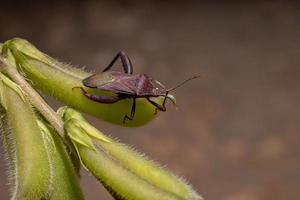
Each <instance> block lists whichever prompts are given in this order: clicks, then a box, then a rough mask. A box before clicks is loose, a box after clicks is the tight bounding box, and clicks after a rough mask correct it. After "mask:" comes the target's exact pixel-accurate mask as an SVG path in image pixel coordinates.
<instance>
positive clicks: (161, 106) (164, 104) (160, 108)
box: [147, 97, 167, 114]
mask: <svg viewBox="0 0 300 200" xmlns="http://www.w3.org/2000/svg"><path fill="white" fill-rule="evenodd" d="M147 100H148V101H149V102H150V103H151V104H152V105H154V106H155V107H156V109H155V114H156V113H157V110H160V111H163V112H165V111H166V110H167V108H166V98H165V99H164V102H163V104H162V105H160V104H158V103H156V102H155V101H152V100H151V99H150V98H149V97H147Z"/></svg>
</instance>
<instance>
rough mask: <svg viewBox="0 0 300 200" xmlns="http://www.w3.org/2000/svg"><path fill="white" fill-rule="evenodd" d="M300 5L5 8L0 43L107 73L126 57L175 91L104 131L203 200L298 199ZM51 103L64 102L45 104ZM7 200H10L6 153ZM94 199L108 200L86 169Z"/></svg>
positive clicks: (2, 185)
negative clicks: (19, 44)
mask: <svg viewBox="0 0 300 200" xmlns="http://www.w3.org/2000/svg"><path fill="white" fill-rule="evenodd" d="M299 22H300V4H299V3H291V2H290V3H289V2H287V1H249V2H247V1H245V2H243V3H238V2H227V3H220V2H200V1H195V2H193V1H178V2H177V1H138V0H136V1H129V0H128V1H125V0H123V1H121V0H120V1H19V2H18V1H16V2H14V3H13V4H12V3H11V2H10V1H6V3H4V2H1V7H0V41H5V40H8V39H11V38H13V37H22V38H25V39H28V40H29V41H31V42H32V43H33V44H35V45H36V46H37V47H38V48H39V49H41V50H43V51H44V52H46V53H48V54H49V55H51V56H53V57H56V58H58V59H59V60H61V61H65V62H70V63H72V64H74V65H76V66H87V69H88V70H91V71H92V70H93V71H100V70H101V69H102V68H103V67H104V66H106V65H107V64H108V63H109V61H110V60H111V59H112V58H113V56H114V55H115V54H116V53H117V52H118V51H119V50H123V51H125V52H127V54H128V55H129V56H130V58H131V60H132V62H133V64H134V67H135V68H134V69H135V72H137V73H147V74H149V75H151V76H152V77H154V78H156V79H157V80H160V81H161V82H163V83H164V84H166V85H167V86H172V85H174V84H176V83H178V82H180V81H182V80H183V79H185V78H187V77H190V76H193V75H195V74H199V73H200V74H201V75H202V78H201V79H199V80H196V81H193V82H191V83H189V84H188V85H186V86H184V87H182V88H180V89H178V90H177V91H176V92H175V94H176V96H177V100H178V105H179V110H177V111H176V110H175V109H174V108H173V107H172V106H169V107H168V112H166V113H161V114H159V116H158V117H157V119H155V120H154V121H152V122H151V123H149V124H147V125H145V126H143V127H138V128H123V127H119V126H114V125H111V124H108V123H106V122H102V121H101V120H95V119H93V120H92V121H93V124H95V125H96V126H97V127H98V128H100V129H101V130H103V131H105V132H106V133H110V134H112V135H114V136H115V137H118V138H120V139H121V140H122V141H123V142H125V143H128V144H131V145H133V146H135V147H136V148H137V149H139V150H140V151H142V152H145V153H146V154H148V155H149V156H150V157H152V158H153V159H154V160H156V161H158V162H159V163H161V164H163V165H165V166H167V168H169V169H170V170H172V171H174V172H175V173H176V174H178V175H179V176H183V177H185V178H186V179H187V180H189V182H190V183H191V184H192V185H193V186H194V188H195V189H196V190H197V191H198V192H199V193H201V194H202V195H203V196H204V197H205V198H206V199H207V200H220V199H222V200H282V199H298V198H299V196H300V190H299V189H300V158H299V153H300V137H299V134H300V120H299V119H300V108H299V102H300V66H299V64H300V50H299V49H300V48H299V45H300V24H299ZM48 100H49V101H50V102H51V104H52V105H53V106H54V107H57V106H59V104H58V103H57V102H55V101H54V100H53V99H51V98H48ZM1 156H2V157H1V162H0V171H1V173H0V177H1V178H0V199H8V198H9V197H8V186H7V180H6V174H5V164H4V158H3V154H1ZM82 186H83V188H84V192H85V194H86V197H87V199H89V200H96V199H102V200H111V199H112V198H111V197H110V195H109V194H108V193H107V192H106V191H105V189H103V187H102V186H101V185H100V184H98V183H97V182H96V181H95V180H94V179H93V178H92V177H91V176H89V175H88V174H87V173H85V172H83V175H82Z"/></svg>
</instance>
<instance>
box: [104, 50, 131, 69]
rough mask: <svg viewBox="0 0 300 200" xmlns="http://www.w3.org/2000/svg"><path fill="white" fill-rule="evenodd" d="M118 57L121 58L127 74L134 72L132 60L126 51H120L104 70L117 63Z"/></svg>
mask: <svg viewBox="0 0 300 200" xmlns="http://www.w3.org/2000/svg"><path fill="white" fill-rule="evenodd" d="M118 58H120V59H121V62H122V65H123V69H124V72H125V73H126V74H132V73H133V68H132V64H131V61H130V59H129V57H128V56H127V55H126V53H125V52H123V51H120V52H119V53H118V54H117V55H116V56H115V57H114V59H113V60H112V61H111V62H110V63H109V65H108V66H107V67H106V68H105V69H104V70H103V71H102V72H105V71H107V70H109V69H110V68H111V67H112V66H113V65H114V64H115V62H116V61H117V59H118Z"/></svg>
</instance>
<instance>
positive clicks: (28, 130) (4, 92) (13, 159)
mask: <svg viewBox="0 0 300 200" xmlns="http://www.w3.org/2000/svg"><path fill="white" fill-rule="evenodd" d="M3 78H4V75H2V74H1V81H0V91H1V92H0V93H1V104H2V106H3V107H5V111H6V115H7V120H5V117H3V119H4V121H3V123H4V124H6V125H7V126H6V129H8V130H6V131H2V134H3V138H5V143H6V146H7V154H8V158H9V162H10V164H9V166H10V172H9V173H10V178H11V182H12V185H13V190H12V191H13V192H12V199H15V200H36V199H49V195H50V193H51V191H52V189H53V188H52V175H53V171H52V168H51V164H52V163H51V159H50V158H49V154H48V153H47V149H46V146H45V145H46V144H45V141H44V138H43V134H42V133H41V131H40V128H39V127H38V124H37V122H36V117H35V114H34V112H33V110H32V107H31V105H30V104H29V103H28V101H27V99H26V98H25V97H24V96H23V95H22V91H20V89H19V88H18V86H17V85H16V84H14V83H13V82H11V81H10V80H9V79H8V78H4V79H5V80H4V79H3ZM8 126H9V128H8ZM4 127H5V126H3V128H4ZM9 130H10V131H9Z"/></svg>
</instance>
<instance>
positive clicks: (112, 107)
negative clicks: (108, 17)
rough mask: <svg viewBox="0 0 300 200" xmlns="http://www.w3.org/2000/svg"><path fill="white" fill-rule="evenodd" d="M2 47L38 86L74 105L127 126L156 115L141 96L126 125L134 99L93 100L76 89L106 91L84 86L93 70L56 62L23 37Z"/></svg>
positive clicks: (141, 122)
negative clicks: (89, 70) (85, 79)
mask: <svg viewBox="0 0 300 200" xmlns="http://www.w3.org/2000/svg"><path fill="white" fill-rule="evenodd" d="M2 50H3V53H4V54H6V55H8V56H9V58H10V60H11V61H12V62H15V63H16V66H17V67H18V69H19V70H20V71H22V72H24V73H25V75H26V76H27V77H28V79H30V81H31V83H32V84H33V86H34V87H35V88H38V89H40V90H42V91H43V92H45V93H47V94H49V95H51V96H54V97H55V98H57V99H58V100H60V101H62V102H64V103H65V104H67V105H68V106H70V107H74V108H76V109H78V110H80V111H83V112H86V113H88V114H91V115H93V116H95V117H98V118H101V119H103V120H105V121H108V122H111V123H115V124H119V125H124V126H140V125H143V124H145V123H147V122H149V121H150V120H152V119H153V118H154V117H155V107H154V106H153V105H151V104H150V103H149V102H148V101H147V100H145V99H142V98H139V99H137V102H136V103H137V105H136V107H137V109H136V113H135V117H134V119H133V120H128V121H127V122H126V123H125V124H124V123H123V118H124V116H125V115H127V114H129V113H130V112H131V106H132V100H131V99H125V100H122V101H119V102H116V103H113V104H102V103H98V102H95V101H92V100H89V99H88V98H86V97H85V96H84V95H83V94H82V92H81V90H80V89H76V88H78V87H82V88H84V89H85V90H86V91H87V92H89V93H92V94H103V92H101V91H96V90H95V89H91V88H86V87H84V86H83V85H82V82H81V81H82V80H83V79H84V78H86V77H88V76H90V75H91V74H90V73H87V72H85V71H83V70H81V69H76V68H74V67H71V66H69V65H66V64H63V63H60V62H58V61H56V60H55V59H53V58H51V57H49V56H48V55H46V54H44V53H42V52H40V51H39V50H38V49H37V48H36V47H34V46H33V45H32V44H30V43H29V42H28V41H26V40H23V39H19V38H16V39H12V40H9V41H7V42H5V43H4V45H3V47H2ZM105 94H107V92H106V93H105ZM162 99H163V98H157V99H156V101H157V102H158V103H162Z"/></svg>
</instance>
